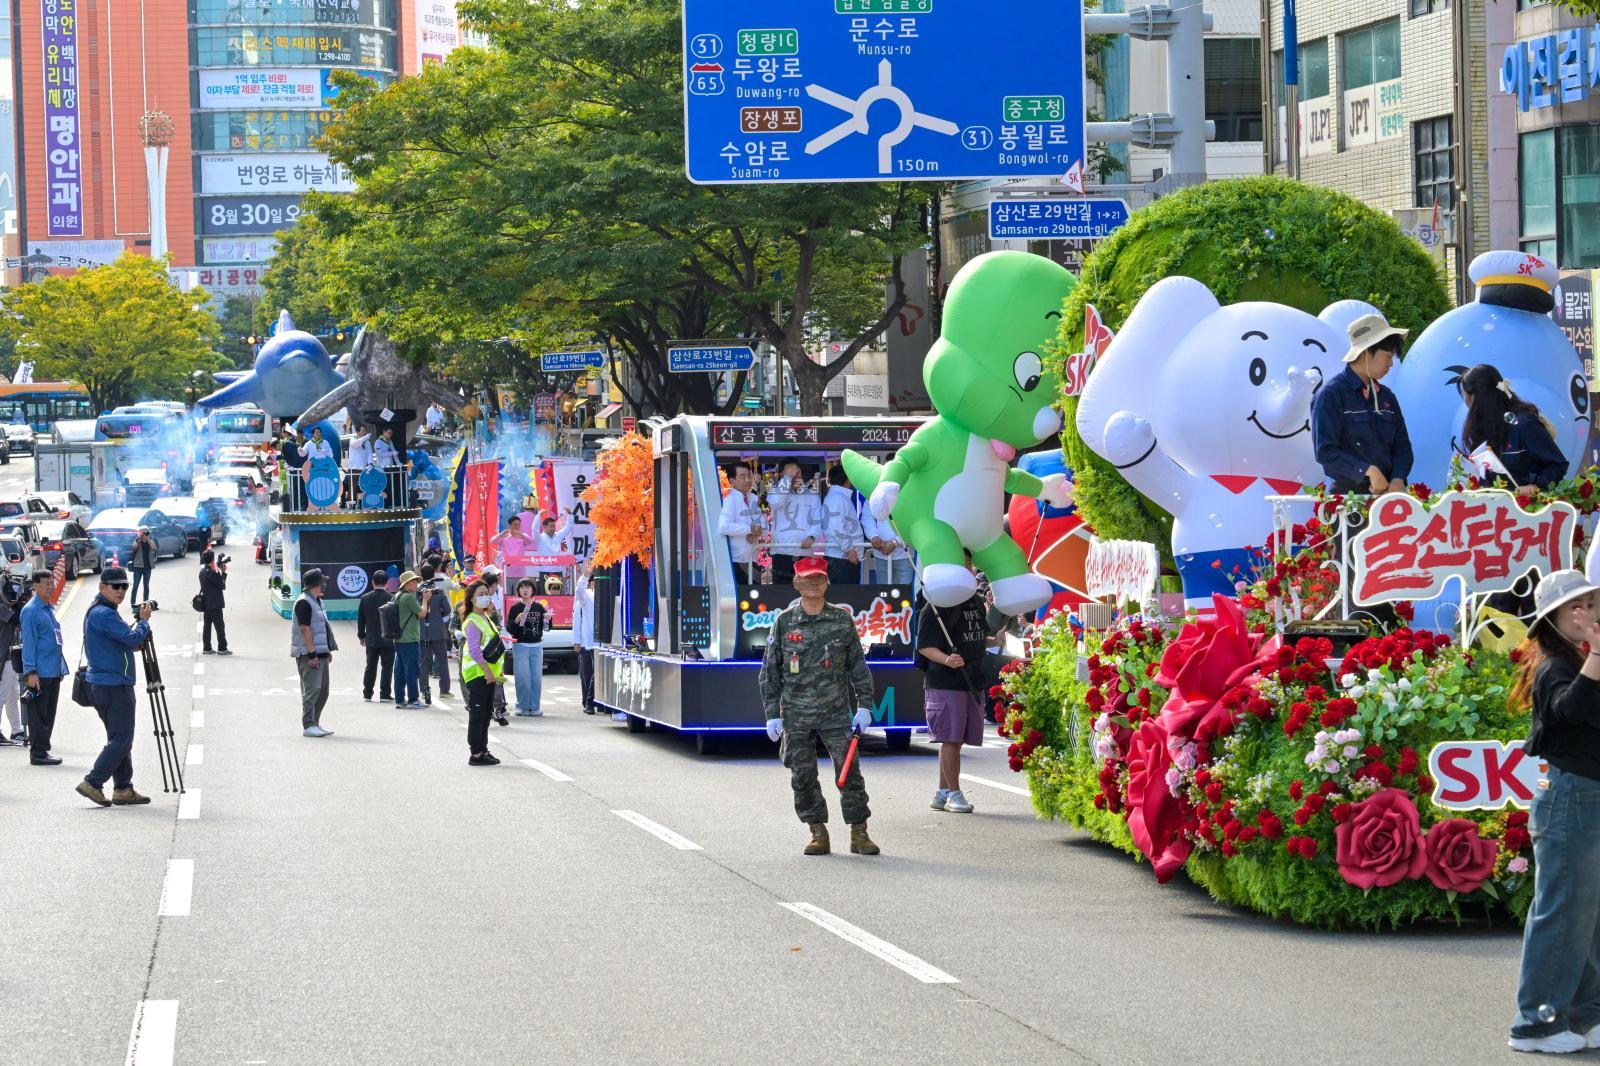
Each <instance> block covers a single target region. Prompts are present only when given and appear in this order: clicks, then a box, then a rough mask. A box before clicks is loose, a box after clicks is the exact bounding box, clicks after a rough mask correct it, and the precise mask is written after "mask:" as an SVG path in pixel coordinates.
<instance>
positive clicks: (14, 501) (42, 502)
mask: <svg viewBox="0 0 1600 1066" xmlns="http://www.w3.org/2000/svg"><path fill="white" fill-rule="evenodd" d="M54 517H56V510H55V508H54V507H52V506H50V501H48V500H46V499H45V498H44V497H43V496H41V495H40V494H39V493H37V492H25V493H23V494H22V495H21V496H13V497H11V498H9V499H0V518H31V519H33V520H34V521H36V522H37V521H40V520H41V519H45V518H54Z"/></svg>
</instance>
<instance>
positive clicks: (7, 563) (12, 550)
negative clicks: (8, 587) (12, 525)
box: [0, 536, 39, 582]
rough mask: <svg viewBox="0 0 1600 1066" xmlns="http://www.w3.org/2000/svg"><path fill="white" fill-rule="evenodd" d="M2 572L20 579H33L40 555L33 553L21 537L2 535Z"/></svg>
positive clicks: (0, 570)
mask: <svg viewBox="0 0 1600 1066" xmlns="http://www.w3.org/2000/svg"><path fill="white" fill-rule="evenodd" d="M0 556H3V559H0V572H3V573H4V574H5V575H6V576H7V577H10V578H13V579H15V580H18V581H23V582H27V581H31V580H33V571H34V568H35V566H36V565H39V564H38V563H37V560H38V558H39V557H38V556H36V555H34V554H33V553H31V552H30V551H29V550H28V548H27V545H25V544H24V543H23V542H22V538H20V537H9V536H0Z"/></svg>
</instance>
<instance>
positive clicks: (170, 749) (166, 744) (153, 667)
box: [139, 634, 183, 792]
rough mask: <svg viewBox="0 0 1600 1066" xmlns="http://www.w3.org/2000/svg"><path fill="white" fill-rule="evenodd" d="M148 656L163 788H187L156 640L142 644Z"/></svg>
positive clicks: (146, 662)
mask: <svg viewBox="0 0 1600 1066" xmlns="http://www.w3.org/2000/svg"><path fill="white" fill-rule="evenodd" d="M139 654H140V655H141V656H142V657H143V658H144V680H145V691H146V692H148V693H149V694H150V717H151V720H152V721H153V722H154V725H155V734H156V754H157V756H158V757H159V758H160V760H161V791H162V792H182V791H183V763H182V761H181V760H180V759H179V758H178V742H177V740H176V739H175V738H174V736H173V732H172V715H171V714H170V713H169V712H168V710H167V686H166V684H165V682H163V681H162V680H161V664H160V663H159V662H157V661H156V642H155V636H154V635H153V634H152V635H151V637H150V639H148V640H146V641H145V642H144V643H143V644H141V645H140V646H139Z"/></svg>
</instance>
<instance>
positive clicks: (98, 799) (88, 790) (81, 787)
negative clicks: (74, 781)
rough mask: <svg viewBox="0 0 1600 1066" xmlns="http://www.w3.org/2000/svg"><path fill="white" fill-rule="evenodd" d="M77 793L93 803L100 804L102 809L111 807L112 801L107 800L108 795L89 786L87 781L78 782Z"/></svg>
mask: <svg viewBox="0 0 1600 1066" xmlns="http://www.w3.org/2000/svg"><path fill="white" fill-rule="evenodd" d="M77 793H78V795H80V796H82V797H83V798H84V799H86V800H89V801H90V802H91V803H98V804H99V805H100V806H102V807H109V806H111V801H110V800H108V799H106V794H105V793H104V792H102V791H100V790H99V789H98V788H95V787H94V786H93V785H91V784H89V782H88V781H87V780H84V781H79V782H78V788H77Z"/></svg>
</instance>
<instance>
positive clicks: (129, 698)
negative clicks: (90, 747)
mask: <svg viewBox="0 0 1600 1066" xmlns="http://www.w3.org/2000/svg"><path fill="white" fill-rule="evenodd" d="M127 597H128V572H127V571H126V570H124V569H123V568H122V567H120V566H108V567H106V568H105V569H104V570H102V571H101V572H100V594H99V595H98V596H96V597H95V598H94V603H92V604H90V605H89V614H88V616H87V617H86V618H85V619H84V621H83V653H84V657H85V658H86V659H88V661H89V692H90V698H91V699H92V700H93V703H94V711H95V713H96V714H98V715H99V716H100V721H101V722H102V723H104V725H105V727H106V746H105V747H104V748H102V749H101V751H100V755H99V757H98V758H96V759H95V761H94V766H93V767H92V768H90V770H89V772H88V773H87V774H85V775H84V778H83V780H82V781H79V782H78V795H80V796H83V797H84V798H85V799H88V800H91V801H93V802H94V803H98V804H99V805H100V806H102V807H110V806H112V805H113V804H115V805H117V806H119V807H124V806H130V805H133V804H139V803H149V802H150V797H149V796H141V795H140V794H139V793H138V792H135V791H134V788H133V717H134V699H133V652H134V649H135V648H138V647H139V646H140V645H142V644H143V643H144V642H145V641H147V640H149V639H150V614H151V612H152V611H154V610H155V609H156V604H155V601H153V600H152V601H149V602H147V603H141V604H138V605H136V606H135V607H134V613H135V615H136V616H137V617H136V620H135V621H134V623H133V624H132V625H129V624H128V623H126V622H124V621H123V620H122V616H121V615H120V614H118V613H117V612H118V610H119V609H120V608H121V607H122V601H123V600H125V599H127ZM107 780H109V781H111V783H112V786H113V789H112V793H111V798H110V799H107V798H106V794H105V792H104V791H102V789H103V788H104V787H105V783H106V781H107Z"/></svg>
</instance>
